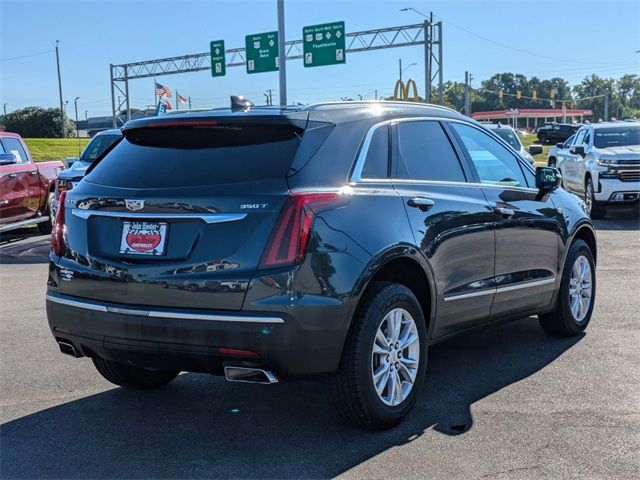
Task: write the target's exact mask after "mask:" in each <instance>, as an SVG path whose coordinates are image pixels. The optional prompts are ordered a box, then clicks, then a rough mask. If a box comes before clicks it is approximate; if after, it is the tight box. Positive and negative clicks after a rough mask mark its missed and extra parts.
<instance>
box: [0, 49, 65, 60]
mask: <svg viewBox="0 0 640 480" xmlns="http://www.w3.org/2000/svg"><path fill="white" fill-rule="evenodd" d="M53 52H54V50H47V51H46V52H39V53H30V54H28V55H20V56H18V57H7V58H0V62H8V61H9V60H20V59H21V58H29V57H37V56H38V55H46V54H48V53H53Z"/></svg>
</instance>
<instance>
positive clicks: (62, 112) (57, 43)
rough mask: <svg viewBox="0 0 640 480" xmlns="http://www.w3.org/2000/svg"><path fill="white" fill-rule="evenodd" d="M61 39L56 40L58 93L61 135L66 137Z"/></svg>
mask: <svg viewBox="0 0 640 480" xmlns="http://www.w3.org/2000/svg"><path fill="white" fill-rule="evenodd" d="M59 43H60V40H56V65H57V66H58V93H59V95H60V115H61V116H62V119H61V120H60V136H61V137H62V138H64V107H63V106H62V79H61V77H60V53H59V51H58V50H59V49H58V46H59Z"/></svg>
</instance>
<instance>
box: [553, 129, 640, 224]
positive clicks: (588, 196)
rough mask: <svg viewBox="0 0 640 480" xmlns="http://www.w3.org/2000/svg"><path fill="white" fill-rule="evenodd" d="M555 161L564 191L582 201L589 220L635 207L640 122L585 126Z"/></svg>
mask: <svg viewBox="0 0 640 480" xmlns="http://www.w3.org/2000/svg"><path fill="white" fill-rule="evenodd" d="M556 157H557V158H556V165H557V167H558V169H559V170H560V172H561V173H562V184H563V186H564V188H565V189H566V190H569V191H570V192H573V193H576V194H578V195H580V196H582V197H584V201H585V203H586V205H587V209H588V210H589V213H590V214H591V218H602V217H604V215H605V214H606V211H607V208H611V207H630V206H634V205H635V206H638V204H639V199H640V122H611V123H598V124H592V125H585V126H583V127H581V128H580V130H578V132H577V133H576V135H575V137H574V139H573V142H572V143H571V145H569V148H563V149H559V150H558V151H557V152H556Z"/></svg>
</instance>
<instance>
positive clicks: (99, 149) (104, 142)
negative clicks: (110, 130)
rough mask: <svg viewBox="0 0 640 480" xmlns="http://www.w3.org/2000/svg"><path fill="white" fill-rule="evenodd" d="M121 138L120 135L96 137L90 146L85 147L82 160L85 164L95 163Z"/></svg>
mask: <svg viewBox="0 0 640 480" xmlns="http://www.w3.org/2000/svg"><path fill="white" fill-rule="evenodd" d="M119 138H120V135H100V136H98V137H95V138H94V139H93V140H91V141H90V142H89V145H87V146H86V147H85V149H84V151H83V152H82V156H81V157H80V160H83V161H85V162H93V161H94V160H95V159H96V158H98V157H99V156H100V155H102V154H103V153H104V152H105V150H106V149H107V148H109V147H110V146H111V145H113V144H114V143H115V142H116V141H117V140H118V139H119Z"/></svg>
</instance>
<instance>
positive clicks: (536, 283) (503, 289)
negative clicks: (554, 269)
mask: <svg viewBox="0 0 640 480" xmlns="http://www.w3.org/2000/svg"><path fill="white" fill-rule="evenodd" d="M555 281H556V277H555V276H553V277H549V278H543V279H542V280H535V281H533V282H525V283H516V284H515V285H507V286H505V287H497V288H496V293H502V292H510V291H512V290H520V289H521V288H529V287H539V286H540V285H547V284H549V283H554V282H555Z"/></svg>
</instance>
